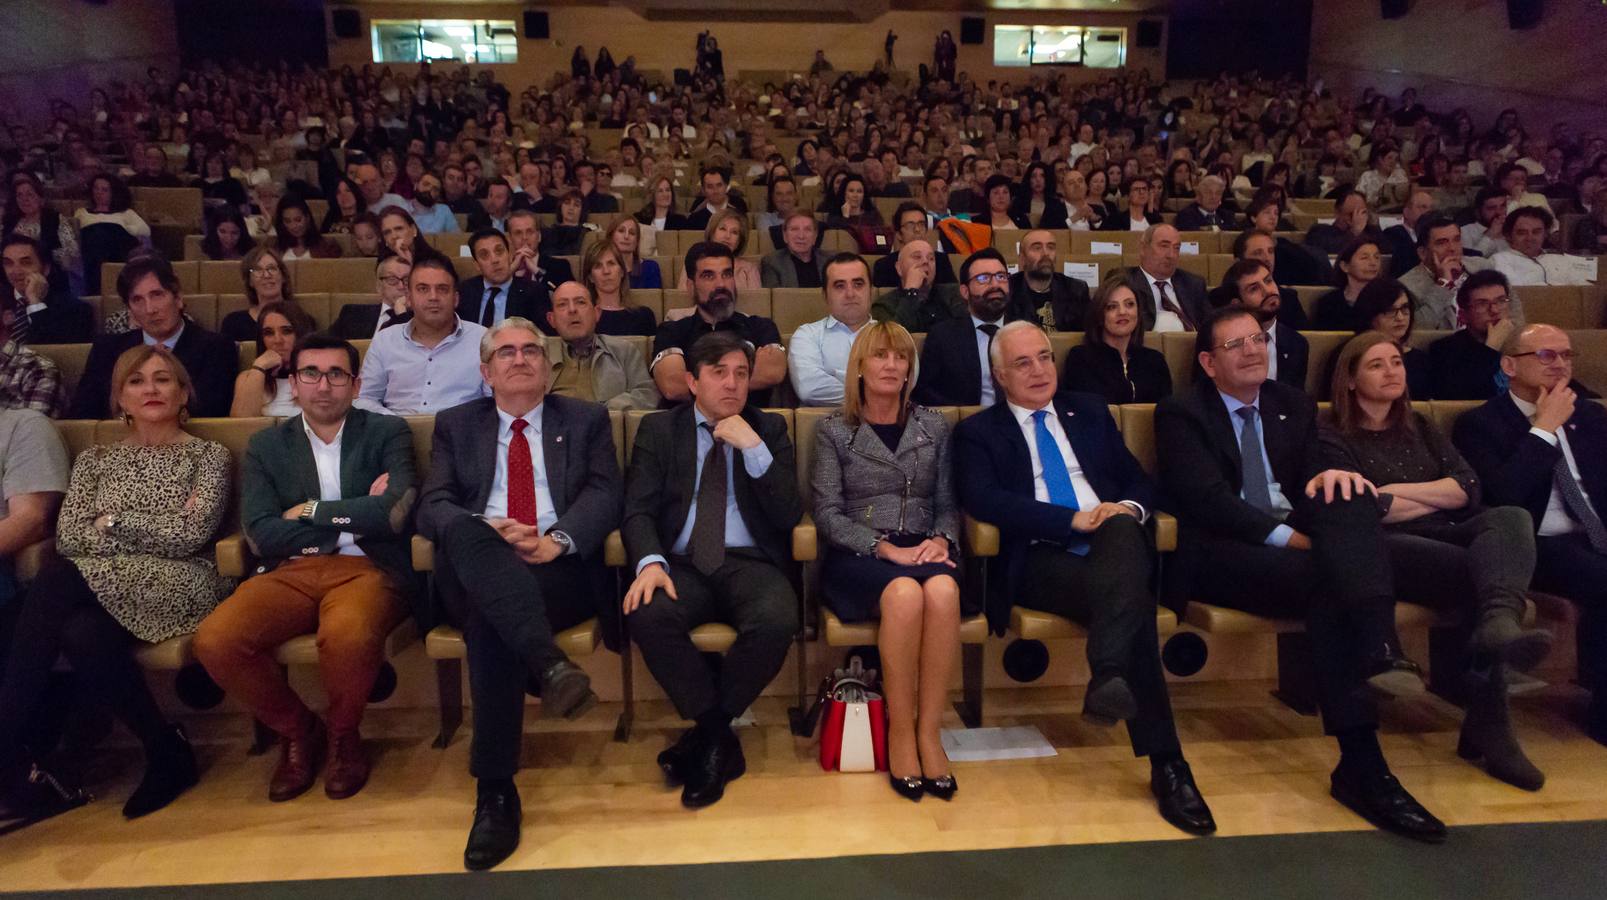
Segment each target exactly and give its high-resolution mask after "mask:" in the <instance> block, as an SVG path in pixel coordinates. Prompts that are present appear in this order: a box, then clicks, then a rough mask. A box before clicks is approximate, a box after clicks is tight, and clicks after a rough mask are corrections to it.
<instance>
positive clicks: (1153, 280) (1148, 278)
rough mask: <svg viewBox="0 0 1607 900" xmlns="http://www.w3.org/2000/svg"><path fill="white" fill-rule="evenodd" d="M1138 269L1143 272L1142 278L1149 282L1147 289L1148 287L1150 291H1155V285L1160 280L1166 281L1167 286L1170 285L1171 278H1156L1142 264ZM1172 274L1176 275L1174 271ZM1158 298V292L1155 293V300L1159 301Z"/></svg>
mask: <svg viewBox="0 0 1607 900" xmlns="http://www.w3.org/2000/svg"><path fill="white" fill-rule="evenodd" d="M1138 271H1140V272H1143V273H1144V279H1145V280H1146V281H1148V282H1149V289H1150V292H1151V293H1154V292H1155V285H1157V284H1160V283H1161V282H1162V281H1165V282H1166V285H1167V287H1171V284H1172V279H1171V278H1156V277H1155V276H1154V275H1151V274H1150V273H1149V270H1148V269H1146V268H1144V267H1143V266H1139V267H1138ZM1173 276H1174V277H1176V273H1173ZM1160 299H1161V297H1160V294H1155V300H1156V302H1160Z"/></svg>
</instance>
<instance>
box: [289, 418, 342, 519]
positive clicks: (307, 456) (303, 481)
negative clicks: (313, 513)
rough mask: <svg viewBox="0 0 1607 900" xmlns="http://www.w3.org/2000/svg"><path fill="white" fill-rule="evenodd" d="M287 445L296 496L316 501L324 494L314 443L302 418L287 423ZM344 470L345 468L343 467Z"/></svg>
mask: <svg viewBox="0 0 1607 900" xmlns="http://www.w3.org/2000/svg"><path fill="white" fill-rule="evenodd" d="M284 428H285V435H284V437H285V443H286V444H287V445H288V446H287V448H286V449H287V451H288V452H289V455H290V469H291V471H292V472H294V473H295V486H296V494H298V495H300V496H302V498H303V499H305V500H316V499H318V498H319V497H320V496H322V494H323V489H322V488H321V487H320V486H319V484H318V462H317V461H316V460H314V459H313V456H312V442H311V440H310V439H309V438H308V437H307V426H306V425H305V424H304V422H303V420H302V418H301V416H296V417H295V418H293V419H291V420H290V421H288V422H286V423H285V425H284ZM342 468H343V469H344V468H345V467H344V466H342Z"/></svg>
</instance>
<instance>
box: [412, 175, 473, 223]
mask: <svg viewBox="0 0 1607 900" xmlns="http://www.w3.org/2000/svg"><path fill="white" fill-rule="evenodd" d="M440 199H441V179H439V178H436V177H435V176H434V175H425V176H423V177H422V178H420V179H419V180H418V184H417V185H415V186H414V188H413V221H414V222H416V223H418V230H419V231H421V232H423V233H425V234H440V233H441V232H443V231H462V230H463V229H461V228H459V227H458V218H457V216H455V215H453V214H452V208H451V207H449V206H447V205H446V204H445V203H441V202H439V201H440Z"/></svg>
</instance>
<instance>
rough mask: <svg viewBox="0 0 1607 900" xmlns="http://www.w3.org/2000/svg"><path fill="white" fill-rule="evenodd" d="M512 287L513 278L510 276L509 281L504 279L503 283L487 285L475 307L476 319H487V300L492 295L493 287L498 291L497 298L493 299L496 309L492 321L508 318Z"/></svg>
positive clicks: (478, 320)
mask: <svg viewBox="0 0 1607 900" xmlns="http://www.w3.org/2000/svg"><path fill="white" fill-rule="evenodd" d="M512 287H513V279H512V278H509V279H508V280H507V281H504V282H502V283H501V284H488V285H486V286H485V290H484V291H483V292H481V294H480V302H479V303H478V304H476V305H475V307H474V312H475V315H476V316H478V318H477V319H475V321H476V322H483V321H485V301H486V298H487V297H490V296H491V290H492V288H495V289H496V291H497V299H496V300H495V301H493V302H494V303H495V304H496V311H495V312H494V313H493V314H492V316H491V321H492V323H493V324H494V323H497V322H501V321H502V320H503V319H506V318H507V317H508V289H509V288H512Z"/></svg>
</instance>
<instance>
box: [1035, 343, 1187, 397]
mask: <svg viewBox="0 0 1607 900" xmlns="http://www.w3.org/2000/svg"><path fill="white" fill-rule="evenodd" d="M1060 389H1061V390H1063V391H1078V392H1084V393H1089V394H1098V395H1099V396H1101V397H1104V398H1105V402H1106V403H1111V404H1115V405H1118V406H1119V405H1121V404H1123V403H1159V402H1160V401H1161V400H1164V399H1166V398H1167V397H1170V396H1172V371H1171V369H1169V368H1167V365H1166V357H1165V356H1164V355H1162V354H1161V351H1159V350H1156V349H1155V348H1153V347H1128V349H1127V368H1126V370H1125V371H1123V369H1122V358H1121V354H1119V353H1117V352H1116V348H1115V347H1112V346H1110V345H1109V344H1105V343H1098V344H1087V343H1084V344H1078V345H1077V346H1075V347H1072V348H1071V350H1070V352H1068V353H1067V354H1066V362H1065V365H1064V366H1062V370H1061V375H1060Z"/></svg>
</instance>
